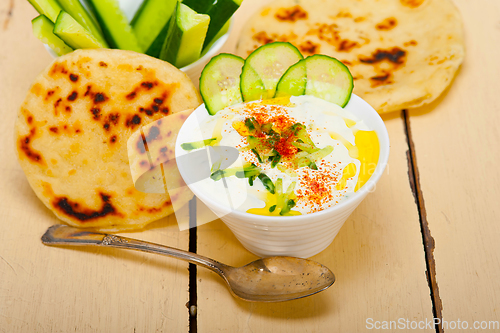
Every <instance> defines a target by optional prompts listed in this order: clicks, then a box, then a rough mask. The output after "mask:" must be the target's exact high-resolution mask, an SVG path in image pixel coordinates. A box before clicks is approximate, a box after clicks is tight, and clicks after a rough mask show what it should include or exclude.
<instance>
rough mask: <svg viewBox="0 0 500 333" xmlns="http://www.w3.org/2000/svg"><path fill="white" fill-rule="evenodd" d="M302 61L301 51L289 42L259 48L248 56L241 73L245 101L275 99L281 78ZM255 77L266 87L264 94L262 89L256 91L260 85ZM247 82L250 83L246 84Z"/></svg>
mask: <svg viewBox="0 0 500 333" xmlns="http://www.w3.org/2000/svg"><path fill="white" fill-rule="evenodd" d="M302 59H304V57H303V56H302V54H301V53H300V51H299V50H298V49H297V48H296V47H295V46H293V45H292V44H290V43H287V42H275V43H270V44H266V45H263V46H261V47H259V48H258V49H257V50H255V51H254V52H252V53H251V54H250V55H249V56H248V58H247V59H246V61H245V65H244V66H243V71H242V73H241V92H242V94H243V99H244V100H245V101H251V100H256V99H267V98H273V97H274V95H275V93H276V86H277V85H278V82H279V80H280V78H281V77H282V76H283V74H284V73H285V72H286V70H287V69H288V68H289V67H290V66H292V65H293V64H295V63H297V62H298V61H300V60H302ZM252 70H253V71H254V72H255V73H253V72H252ZM255 75H257V78H259V79H260V80H261V81H262V84H263V86H264V89H265V91H264V92H263V93H262V94H260V92H259V91H260V90H261V87H259V88H258V89H257V90H255V87H256V86H255V83H258V80H257V79H256V77H255ZM247 80H250V82H246V81H247ZM259 94H260V96H259Z"/></svg>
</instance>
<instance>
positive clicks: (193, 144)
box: [181, 138, 217, 151]
mask: <svg viewBox="0 0 500 333" xmlns="http://www.w3.org/2000/svg"><path fill="white" fill-rule="evenodd" d="M216 139H217V138H211V139H206V140H201V141H194V142H186V143H183V144H181V148H182V149H184V150H186V151H191V150H194V149H199V148H203V147H205V146H208V145H210V144H211V143H212V141H215V140H216Z"/></svg>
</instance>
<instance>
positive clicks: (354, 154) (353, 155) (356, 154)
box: [330, 132, 359, 159]
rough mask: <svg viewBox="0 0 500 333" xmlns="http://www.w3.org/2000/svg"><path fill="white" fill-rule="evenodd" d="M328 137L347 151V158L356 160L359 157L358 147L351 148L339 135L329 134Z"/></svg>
mask: <svg viewBox="0 0 500 333" xmlns="http://www.w3.org/2000/svg"><path fill="white" fill-rule="evenodd" d="M330 137H331V138H332V139H333V140H337V141H340V142H341V143H342V144H343V145H344V146H345V147H346V148H347V150H348V151H349V156H351V158H355V159H357V158H358V157H359V152H358V147H357V146H353V145H352V144H351V143H350V142H349V141H347V140H346V139H344V137H342V136H340V134H337V133H333V132H331V133H330Z"/></svg>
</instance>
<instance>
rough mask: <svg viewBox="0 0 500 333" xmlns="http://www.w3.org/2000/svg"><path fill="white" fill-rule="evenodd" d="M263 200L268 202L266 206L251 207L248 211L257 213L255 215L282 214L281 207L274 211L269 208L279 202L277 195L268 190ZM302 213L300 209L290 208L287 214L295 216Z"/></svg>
mask: <svg viewBox="0 0 500 333" xmlns="http://www.w3.org/2000/svg"><path fill="white" fill-rule="evenodd" d="M262 200H263V201H264V202H265V203H266V206H265V207H264V208H250V209H249V210H247V213H250V214H255V215H266V216H281V215H280V211H281V210H280V209H275V210H274V211H273V212H272V213H271V212H270V211H269V208H271V207H272V206H274V205H276V203H277V195H276V194H271V193H269V192H267V191H266V194H265V197H264V198H262ZM295 215H302V214H301V213H300V212H299V211H296V210H290V212H288V213H287V214H286V215H285V216H295Z"/></svg>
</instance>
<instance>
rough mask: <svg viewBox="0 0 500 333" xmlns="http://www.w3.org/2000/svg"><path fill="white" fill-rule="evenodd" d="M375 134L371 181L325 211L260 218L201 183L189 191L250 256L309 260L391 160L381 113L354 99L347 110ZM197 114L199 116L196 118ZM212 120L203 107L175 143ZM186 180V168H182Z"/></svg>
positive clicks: (322, 246) (321, 248)
mask: <svg viewBox="0 0 500 333" xmlns="http://www.w3.org/2000/svg"><path fill="white" fill-rule="evenodd" d="M345 108H346V109H348V110H349V111H351V112H352V113H353V114H354V115H356V116H357V117H359V118H361V119H363V120H364V121H365V123H366V124H367V125H368V126H369V127H370V128H372V129H373V130H375V132H376V133H377V135H378V138H379V141H380V155H379V160H378V164H377V166H376V168H375V171H374V173H373V175H372V176H371V178H370V179H369V181H368V182H367V183H366V184H365V185H364V186H363V187H361V188H360V189H359V190H358V191H357V192H356V193H355V194H354V195H351V196H350V197H349V198H347V199H346V200H343V201H341V202H340V203H339V204H337V205H335V206H333V207H330V208H328V209H325V210H323V211H320V212H317V213H313V214H305V215H299V216H279V217H278V216H261V215H254V214H249V213H245V212H241V211H236V210H231V209H230V208H229V207H225V206H223V205H221V204H220V203H218V202H217V201H214V200H213V198H212V197H211V194H210V193H206V192H204V191H203V190H201V189H200V187H199V183H193V184H189V185H188V186H189V188H190V189H191V190H192V191H193V192H194V194H195V195H196V196H197V197H198V198H199V199H200V200H201V201H203V203H204V204H206V205H207V206H208V208H210V209H211V210H212V211H213V212H214V213H215V214H216V215H217V216H218V217H220V219H221V220H222V221H223V222H224V223H225V224H226V225H227V226H228V227H229V229H231V231H232V232H233V233H234V235H235V236H236V238H237V239H238V240H239V241H240V242H241V244H243V246H244V247H245V248H246V249H247V250H249V251H250V252H252V253H254V254H256V255H258V256H260V257H267V256H277V255H286V256H294V257H302V258H308V257H311V256H313V255H315V254H317V253H319V252H321V251H322V250H324V249H325V248H326V247H327V246H328V245H330V243H331V242H332V241H333V239H334V238H335V236H336V235H337V233H338V232H339V230H340V228H341V227H342V225H343V224H344V222H345V220H346V219H347V218H348V217H349V215H350V214H351V213H352V212H353V211H354V209H355V208H356V207H357V206H358V205H359V204H360V203H361V201H363V199H364V198H365V197H366V196H367V195H368V193H370V192H373V191H374V190H375V185H376V183H377V181H378V180H379V179H380V177H381V176H382V173H383V172H384V170H385V167H386V165H387V160H388V158H389V135H388V133H387V129H386V127H385V125H384V122H383V121H382V119H381V118H380V116H379V115H378V113H377V112H376V111H375V110H374V109H373V108H372V107H371V106H370V105H369V104H368V103H366V102H365V101H364V100H362V99H361V98H360V97H358V96H356V95H354V94H353V95H352V97H351V100H350V101H349V103H348V104H347V106H346V107H345ZM195 114H196V116H194V115H195ZM206 117H210V116H209V115H208V113H207V111H206V109H205V107H204V105H201V106H200V107H199V108H197V109H196V110H195V111H194V113H193V114H192V115H191V116H189V117H188V119H187V120H186V122H185V123H184V125H183V126H182V128H181V130H180V132H179V134H178V136H177V143H176V156H178V155H177V152H180V151H181V148H180V144H181V143H183V142H189V141H190V139H189V134H190V128H194V127H195V126H198V125H197V124H198V120H197V119H196V118H198V119H200V120H201V119H203V118H206ZM179 171H180V173H181V175H182V176H183V177H186V176H185V175H183V167H182V165H179Z"/></svg>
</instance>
